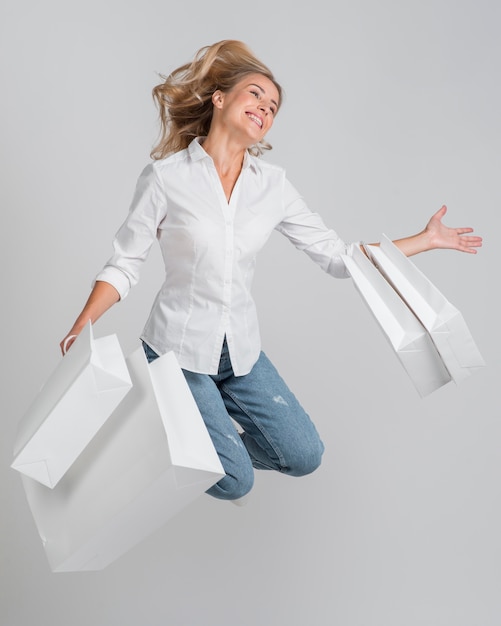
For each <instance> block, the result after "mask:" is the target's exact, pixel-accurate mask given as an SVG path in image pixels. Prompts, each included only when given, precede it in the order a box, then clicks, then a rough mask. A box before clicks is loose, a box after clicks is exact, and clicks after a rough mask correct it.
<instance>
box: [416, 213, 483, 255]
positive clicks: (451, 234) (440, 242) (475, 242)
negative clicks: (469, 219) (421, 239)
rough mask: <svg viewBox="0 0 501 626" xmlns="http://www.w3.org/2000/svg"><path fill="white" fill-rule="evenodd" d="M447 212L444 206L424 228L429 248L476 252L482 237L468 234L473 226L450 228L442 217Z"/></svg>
mask: <svg viewBox="0 0 501 626" xmlns="http://www.w3.org/2000/svg"><path fill="white" fill-rule="evenodd" d="M446 213H447V207H446V206H445V205H444V206H442V207H441V208H440V209H439V210H438V211H437V212H436V213H435V214H434V215H432V217H431V219H430V221H429V222H428V224H426V226H425V229H424V234H425V235H426V237H427V239H428V241H429V246H430V247H429V249H430V250H432V249H435V248H449V249H451V250H459V251H460V252H468V253H469V254H476V253H477V250H476V249H475V248H479V247H481V245H482V237H478V236H476V235H468V234H467V233H471V232H473V228H449V227H448V226H445V224H442V219H443V217H444V215H445V214H446Z"/></svg>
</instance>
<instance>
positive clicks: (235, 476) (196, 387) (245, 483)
mask: <svg viewBox="0 0 501 626" xmlns="http://www.w3.org/2000/svg"><path fill="white" fill-rule="evenodd" d="M183 373H184V376H185V378H186V381H187V383H188V385H189V387H190V390H191V393H192V394H193V397H194V398H195V402H196V403H197V406H198V408H199V410H200V413H201V414H202V417H203V419H204V422H205V425H206V426H207V430H208V431H209V435H210V436H211V439H212V442H213V443H214V447H215V448H216V451H217V453H218V455H219V458H220V460H221V463H222V465H223V469H224V471H225V473H226V476H224V477H223V478H221V480H220V481H219V482H217V483H216V484H215V485H213V486H212V487H210V488H209V489H208V490H207V493H208V494H209V495H211V496H214V497H215V498H220V499H222V500H235V499H237V498H241V497H242V496H244V495H245V494H246V493H248V492H249V491H250V490H251V489H252V485H253V484H254V471H253V469H252V463H251V460H250V458H249V454H248V452H247V450H246V449H245V446H244V445H243V443H242V440H241V438H240V436H239V434H238V432H237V430H236V428H235V426H234V423H233V421H232V419H231V418H230V416H229V415H228V412H227V410H226V407H225V405H224V402H223V399H222V398H221V394H220V392H219V390H218V388H217V385H216V383H215V382H214V381H213V380H212V379H211V377H210V376H208V375H206V374H196V373H194V372H189V371H186V370H183Z"/></svg>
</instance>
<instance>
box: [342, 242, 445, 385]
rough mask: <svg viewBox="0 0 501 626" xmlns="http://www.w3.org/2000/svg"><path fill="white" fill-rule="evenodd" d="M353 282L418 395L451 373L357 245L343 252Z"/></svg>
mask: <svg viewBox="0 0 501 626" xmlns="http://www.w3.org/2000/svg"><path fill="white" fill-rule="evenodd" d="M343 260H344V263H345V265H346V268H347V270H348V272H349V273H350V275H351V278H352V280H353V284H354V285H355V287H356V289H357V291H358V292H359V294H360V295H361V296H362V299H363V300H364V301H365V303H366V304H367V306H368V307H369V310H370V311H371V312H372V314H373V316H374V317H375V319H376V320H377V322H378V324H379V326H380V327H381V329H382V330H383V332H384V334H385V336H386V338H387V339H388V340H389V342H390V344H391V346H392V348H393V350H394V351H395V353H396V355H397V357H398V359H399V360H400V363H401V364H402V365H403V367H404V369H405V371H406V372H407V374H408V375H409V377H410V379H411V381H412V383H413V384H414V386H415V388H416V390H417V391H418V393H419V395H420V396H421V397H424V396H426V395H428V394H430V393H431V392H433V391H435V390H436V389H438V388H439V387H442V386H443V385H445V384H447V383H448V382H450V380H451V377H450V375H449V373H448V372H447V369H446V368H445V366H444V364H443V362H442V359H441V358H440V355H439V353H438V352H437V349H436V348H435V346H434V344H433V342H432V340H431V338H430V336H429V334H428V333H427V332H426V329H425V328H424V327H423V325H422V324H421V323H420V322H419V320H418V319H417V318H416V316H415V315H414V314H413V313H412V311H410V310H409V308H408V307H407V305H406V304H405V302H403V301H402V299H401V298H400V296H399V295H398V294H397V293H396V292H395V290H394V289H393V288H392V287H391V286H390V285H389V284H388V283H387V282H386V280H385V279H384V277H383V276H382V275H381V274H380V273H379V272H378V270H377V269H376V268H375V267H374V265H373V264H372V263H371V261H370V260H369V259H368V258H367V257H366V256H365V254H364V253H363V252H362V251H361V250H360V248H359V247H358V246H354V247H353V250H352V254H351V255H345V256H343Z"/></svg>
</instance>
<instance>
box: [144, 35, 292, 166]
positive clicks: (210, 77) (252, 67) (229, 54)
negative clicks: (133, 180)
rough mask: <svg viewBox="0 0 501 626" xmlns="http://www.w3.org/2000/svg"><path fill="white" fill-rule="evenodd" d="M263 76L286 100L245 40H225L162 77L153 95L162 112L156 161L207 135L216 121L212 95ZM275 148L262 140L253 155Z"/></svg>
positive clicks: (252, 150) (270, 73)
mask: <svg viewBox="0 0 501 626" xmlns="http://www.w3.org/2000/svg"><path fill="white" fill-rule="evenodd" d="M255 73H258V74H263V75H264V76H266V77H267V78H269V79H270V80H271V81H272V82H273V83H274V85H275V87H276V88H277V90H278V93H279V97H280V98H279V104H280V102H281V100H282V92H283V90H282V88H281V86H280V85H279V84H278V83H277V81H276V80H275V78H274V76H273V74H272V72H271V71H270V69H269V68H268V67H267V66H266V65H264V64H263V63H262V62H261V61H260V60H259V59H257V58H256V57H255V56H254V54H253V53H252V51H251V50H250V49H249V48H248V47H247V46H246V45H245V44H244V43H242V42H241V41H237V40H234V39H224V40H223V41H219V42H217V43H215V44H213V45H211V46H204V47H203V48H200V50H199V51H198V52H197V53H196V55H195V57H194V59H193V61H191V62H190V63H186V64H184V65H182V66H181V67H178V68H177V69H176V70H174V71H173V72H171V74H169V76H162V75H161V78H162V79H163V82H162V83H160V84H159V85H157V86H156V87H154V88H153V91H152V95H153V99H154V100H155V102H156V105H157V107H158V110H159V118H160V136H159V139H158V141H157V143H156V145H155V146H154V147H153V149H152V151H151V157H152V158H153V159H156V160H158V159H163V158H165V157H166V156H167V155H168V154H172V153H173V152H178V151H179V150H183V149H184V148H186V147H187V146H188V145H189V144H190V142H191V141H192V139H193V138H194V137H199V136H206V135H207V133H208V132H209V128H210V124H211V121H212V109H213V104H212V94H213V93H214V92H215V91H216V90H217V89H220V90H221V91H223V92H228V91H231V89H232V88H233V87H234V86H235V85H236V84H237V83H238V82H239V81H240V80H241V79H242V78H244V77H245V76H246V75H248V74H255ZM271 147H272V146H271V145H270V144H269V143H268V142H266V141H264V140H263V141H261V142H259V143H258V144H256V145H255V146H253V147H252V148H251V149H250V150H249V152H251V153H252V154H254V155H256V156H258V155H260V154H262V153H263V151H264V150H270V149H271Z"/></svg>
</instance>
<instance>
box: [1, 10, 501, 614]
mask: <svg viewBox="0 0 501 626" xmlns="http://www.w3.org/2000/svg"><path fill="white" fill-rule="evenodd" d="M499 7H500V5H499V3H497V2H496V1H495V0H492V1H488V0H475V1H464V0H457V1H453V0H433V1H432V0H421V1H419V2H418V1H411V2H405V1H404V2H402V1H401V0H400V1H398V0H379V1H378V2H371V1H370V0H344V1H334V2H330V3H329V2H327V3H325V2H323V1H320V0H310V1H309V2H306V3H297V4H294V3H291V2H281V3H279V2H275V3H273V2H261V1H260V0H256V1H254V2H251V3H239V4H238V3H235V2H230V1H224V0H212V1H211V2H202V1H201V0H194V1H193V2H180V3H172V2H168V1H167V0H164V1H163V2H160V1H159V0H141V2H139V1H138V0H121V1H119V0H113V1H103V0H100V1H98V0H87V2H85V3H83V2H78V3H77V2H73V0H65V1H63V0H46V1H45V2H35V1H34V0H27V1H26V2H17V1H14V0H2V4H1V8H0V72H1V86H2V97H1V98H0V113H1V117H0V119H1V129H2V130H1V142H0V154H1V165H2V169H1V174H0V176H1V185H0V198H1V206H2V228H1V231H0V237H1V246H0V254H1V267H2V283H3V294H4V296H3V304H2V325H1V328H2V330H1V333H2V346H3V358H2V371H3V375H2V381H3V382H2V407H3V409H2V421H1V429H2V430H1V434H0V446H1V448H0V458H1V460H2V462H1V469H0V487H1V494H2V504H1V521H0V524H1V526H0V530H1V533H0V549H1V578H0V594H1V596H0V597H1V606H0V623H1V624H2V626H31V625H34V624H36V625H37V626H69V625H71V626H114V625H120V626H160V625H162V626H163V625H169V626H170V625H172V626H216V625H218V626H254V625H256V624H261V625H263V626H271V625H273V626H275V625H276V626H285V625H287V626H323V625H324V624H325V625H330V626H331V625H332V626H403V625H405V626H479V625H480V626H491V625H492V626H499V624H500V623H501V595H500V588H501V566H500V563H501V540H500V533H499V529H500V527H501V503H500V495H499V475H500V460H499V459H500V455H499V448H500V435H501V425H500V423H499V408H498V393H497V391H496V390H497V389H499V377H500V374H501V364H500V354H499V322H498V320H499V312H498V311H496V303H497V294H498V291H499V279H498V274H497V271H496V270H497V268H498V266H499V261H498V257H497V249H498V237H499V227H500V218H499V204H500V185H499V172H500V166H501V163H500V150H499V148H500V139H501V121H500V120H501V117H500V114H499V112H500V110H501V90H500V86H499V76H500V63H499V61H500V54H501V43H500V38H499V32H500V17H501V10H500V8H499ZM224 38H236V39H242V40H244V41H245V42H247V43H248V44H249V45H250V47H251V48H252V49H253V50H254V52H255V53H256V54H257V55H258V56H259V57H261V58H262V59H263V60H264V61H265V62H266V63H268V64H269V65H270V66H271V68H272V69H273V70H274V71H275V73H276V76H277V78H278V80H280V81H281V82H282V83H283V85H284V87H285V91H286V99H285V103H284V106H283V109H282V111H281V112H280V114H279V116H278V118H277V120H276V125H275V127H274V129H273V130H272V133H271V135H270V136H269V139H270V141H271V142H272V143H273V144H274V150H273V151H272V152H271V153H269V154H267V155H266V158H267V159H269V160H271V161H274V162H276V163H279V164H281V165H283V166H285V167H286V168H287V170H288V174H289V177H290V179H291V180H292V181H293V183H294V184H295V186H296V187H297V188H299V189H300V190H301V191H302V193H303V194H304V196H305V197H306V198H307V200H308V202H309V204H310V206H311V207H312V208H314V209H316V210H318V211H319V212H320V213H321V214H322V215H323V217H324V219H325V221H326V222H327V223H328V224H329V225H330V226H332V227H333V228H335V229H336V230H337V231H338V233H339V234H340V235H341V236H342V237H343V238H344V239H345V240H347V241H352V240H356V239H364V240H368V241H370V240H376V239H378V238H379V236H380V235H381V233H383V232H384V233H385V234H387V235H388V236H390V237H392V238H395V237H399V236H403V235H407V234H411V233H413V232H416V231H418V230H420V229H421V228H423V227H424V225H425V223H426V221H427V220H428V218H429V217H430V216H431V214H432V213H433V212H435V211H436V210H437V209H438V208H440V206H441V205H442V204H443V203H445V204H447V205H448V207H449V213H448V214H447V216H446V218H445V222H446V223H447V224H448V225H451V226H464V225H471V226H473V227H474V228H475V231H476V232H477V233H478V234H481V235H482V236H483V237H484V247H483V249H482V250H481V252H480V253H479V254H478V255H477V256H471V255H462V254H459V253H457V252H451V251H435V252H432V253H428V254H425V255H420V256H419V257H415V263H416V264H417V265H418V266H419V267H420V268H421V269H422V270H423V271H425V273H426V274H427V275H428V276H429V277H430V278H431V279H432V280H433V281H434V283H435V284H436V285H437V286H438V287H439V288H440V289H441V290H442V292H443V293H444V294H445V295H446V296H447V297H448V298H449V300H450V301H451V302H452V303H453V304H455V305H456V306H457V307H458V308H459V309H460V310H461V312H462V313H463V315H464V318H465V320H466V322H467V324H468V326H469V328H470V330H471V332H472V335H473V336H474V338H475V340H476V343H477V345H478V347H479V349H480V351H481V353H482V355H483V356H484V358H485V360H486V362H487V367H486V368H485V369H483V370H482V371H481V372H477V373H475V374H474V375H473V376H471V377H470V378H469V379H468V380H466V381H465V382H464V383H462V384H461V385H459V386H457V385H455V384H454V383H450V384H449V385H447V386H445V387H443V388H441V389H440V390H438V391H437V392H435V393H433V394H432V395H431V396H428V397H427V398H425V399H421V398H419V397H418V395H417V393H416V392H415V390H414V388H413V386H412V384H411V382H410V381H409V379H408V378H407V375H406V374H405V372H404V370H403V368H402V367H401V365H400V364H399V362H398V360H397V358H396V356H395V355H394V354H393V352H392V351H391V348H390V347H389V344H388V343H387V342H386V340H385V338H384V337H383V335H382V334H381V332H380V330H379V328H378V327H377V325H376V322H375V321H374V320H373V319H372V317H371V316H370V314H369V312H368V310H367V309H366V308H365V305H364V304H363V302H362V301H361V299H360V297H359V296H358V294H357V293H356V292H355V289H354V287H353V285H352V284H351V282H350V281H341V280H335V279H332V278H330V277H329V276H327V275H326V274H324V273H323V272H322V271H321V270H320V269H319V268H318V267H316V266H315V265H314V264H313V263H312V262H311V261H310V260H309V259H308V258H307V257H306V256H305V255H303V254H301V253H299V252H297V251H296V250H295V249H294V248H293V247H292V246H291V245H290V244H289V243H288V242H287V241H285V240H284V239H283V238H281V237H280V236H279V235H278V234H277V235H276V236H274V237H272V238H271V240H270V242H269V245H268V247H267V248H266V250H265V251H264V252H263V254H262V256H261V257H260V259H259V264H258V269H257V276H256V286H255V296H256V299H257V303H258V307H259V311H260V320H261V325H262V335H263V343H264V348H265V350H266V351H267V353H268V355H269V356H270V357H271V358H272V360H273V361H274V362H275V363H276V365H277V366H278V368H279V370H280V371H281V373H282V374H283V376H284V377H285V379H286V380H287V381H288V383H289V384H290V386H291V387H292V389H293V390H294V391H295V393H296V394H297V396H298V397H299V399H300V400H301V401H302V403H303V404H304V406H305V407H306V408H307V410H308V412H309V413H310V414H311V415H312V417H313V419H314V421H315V423H316V424H317V427H318V429H319V431H320V433H321V435H322V437H323V439H324V441H325V444H326V453H325V457H324V462H323V464H322V466H321V468H320V469H319V470H318V471H317V472H316V473H315V474H313V475H310V476H308V477H305V478H302V479H292V478H288V477H284V476H281V475H277V474H271V473H258V474H257V480H256V487H255V490H254V492H253V494H252V498H251V501H250V502H249V504H248V505H247V506H246V507H244V508H237V507H234V506H232V505H230V504H228V503H224V502H223V503H222V502H217V501H214V500H212V499H210V498H208V497H205V496H204V497H202V498H200V499H199V500H197V501H196V502H195V503H194V504H193V505H192V506H191V507H189V508H188V509H186V510H185V511H184V512H183V513H182V514H180V515H179V516H178V517H177V518H175V519H173V520H172V521H171V522H170V523H169V524H168V525H167V526H166V527H164V528H163V529H162V530H160V531H158V532H157V533H156V534H155V535H153V536H151V537H150V538H149V539H147V540H146V541H145V542H144V543H142V544H140V545H139V546H138V547H137V548H135V549H133V550H132V551H131V552H129V553H128V554H127V555H125V556H124V557H122V558H121V559H120V560H119V561H116V562H115V563H114V564H112V565H110V566H109V567H108V568H107V569H105V570H104V571H102V572H97V573H85V574H84V573H75V574H52V573H51V572H50V571H49V568H48V564H47V561H46V558H45V554H44V552H43V548H42V545H41V541H40V539H39V537H38V535H37V532H36V528H35V525H34V522H33V519H32V517H31V514H30V512H29V509H28V507H27V503H26V500H25V497H24V492H23V489H22V484H21V480H20V476H19V474H18V473H17V472H15V471H14V470H12V469H10V467H9V466H10V462H11V459H12V446H13V440H14V436H15V431H16V427H17V423H18V421H19V420H20V418H21V416H22V415H23V413H24V411H25V410H26V409H27V407H28V405H29V404H30V403H31V402H32V400H33V399H34V397H35V395H36V394H37V391H38V390H39V388H40V386H41V385H42V384H43V382H44V381H45V380H46V378H47V377H48V376H49V374H50V373H51V372H52V370H53V368H54V367H55V366H56V364H57V363H58V362H59V359H60V354H59V347H58V344H59V341H60V340H61V339H62V338H63V337H64V335H65V334H66V332H67V331H68V329H69V328H70V327H71V324H72V322H73V320H74V318H75V316H76V315H77V314H78V312H79V311H80V309H81V307H82V305H83V303H84V301H85V299H86V298H87V295H88V293H89V289H90V285H91V281H92V279H93V277H94V275H95V274H96V273H97V272H98V271H99V269H100V268H101V266H102V264H103V263H104V261H105V260H106V259H107V258H108V256H109V254H110V252H111V240H112V237H113V235H114V233H115V231H116V229H117V228H118V226H119V224H120V223H121V222H122V220H123V218H124V217H125V214H126V212H127V210H128V206H129V202H130V199H131V195H132V192H133V189H134V185H135V182H136V179H137V176H138V175H139V172H140V171H141V170H142V168H143V167H144V165H145V164H146V163H147V162H148V160H149V156H148V155H149V151H150V148H151V146H152V143H153V141H154V139H155V138H156V132H157V117H156V116H157V113H156V110H155V108H154V105H153V102H152V99H151V95H150V94H151V89H152V87H153V86H154V85H155V84H156V83H157V82H159V77H158V74H159V73H167V72H169V71H170V70H172V69H174V67H176V66H178V65H179V64H181V63H183V62H185V61H187V60H189V59H190V58H191V57H192V55H193V54H194V52H195V51H196V50H197V49H198V48H200V47H201V46H203V45H206V44H210V43H213V42H215V41H218V40H220V39H224ZM161 277H162V268H161V264H160V256H159V254H157V250H154V251H153V252H152V254H151V256H150V259H149V261H148V263H147V265H146V267H145V269H144V272H143V277H142V281H141V283H140V284H139V285H138V286H137V287H136V288H135V290H133V292H132V293H131V294H130V296H129V297H128V298H127V299H126V300H125V301H124V302H122V303H120V304H119V305H117V306H116V307H115V308H114V309H113V310H112V311H110V312H109V313H108V314H107V315H106V316H105V317H104V318H103V319H102V320H100V321H99V322H98V323H97V324H96V327H95V331H96V334H97V335H98V336H101V335H105V334H109V333H117V335H118V336H119V339H120V342H121V344H122V346H123V349H124V352H126V353H129V352H130V351H132V350H133V349H135V348H136V347H137V345H138V335H139V333H140V331H141V329H142V326H143V324H144V322H145V319H146V315H147V313H148V311H149V308H150V305H151V302H152V300H153V297H154V295H155V293H156V290H157V288H158V287H159V281H160V280H161Z"/></svg>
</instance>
